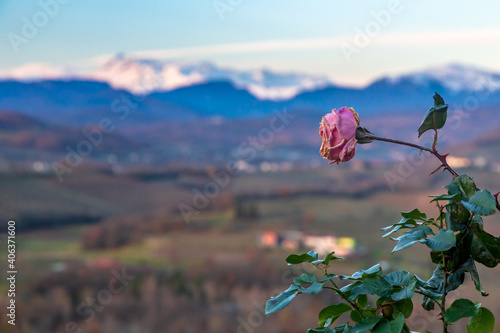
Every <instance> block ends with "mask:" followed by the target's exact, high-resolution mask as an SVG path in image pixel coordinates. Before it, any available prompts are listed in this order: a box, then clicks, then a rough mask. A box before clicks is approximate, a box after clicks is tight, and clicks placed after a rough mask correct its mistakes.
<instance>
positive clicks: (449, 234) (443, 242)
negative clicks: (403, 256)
mask: <svg viewBox="0 0 500 333" xmlns="http://www.w3.org/2000/svg"><path fill="white" fill-rule="evenodd" d="M456 241H457V240H456V238H455V234H454V233H453V231H450V230H444V229H440V230H439V231H438V233H437V234H436V236H434V237H431V238H427V240H426V241H425V244H426V245H427V246H428V247H429V248H431V250H433V251H448V250H449V249H451V248H453V247H455V245H456Z"/></svg>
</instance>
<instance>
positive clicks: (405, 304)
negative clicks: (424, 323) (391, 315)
mask: <svg viewBox="0 0 500 333" xmlns="http://www.w3.org/2000/svg"><path fill="white" fill-rule="evenodd" d="M392 307H393V308H394V309H395V310H398V311H399V312H400V313H401V314H402V315H403V316H404V318H409V317H410V316H411V313H412V312H413V302H412V301H411V299H402V300H400V301H397V302H396V303H393V304H392Z"/></svg>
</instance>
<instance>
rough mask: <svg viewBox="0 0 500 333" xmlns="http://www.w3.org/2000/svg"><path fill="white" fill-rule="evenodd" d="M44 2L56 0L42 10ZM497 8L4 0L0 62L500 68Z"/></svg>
mask: <svg viewBox="0 0 500 333" xmlns="http://www.w3.org/2000/svg"><path fill="white" fill-rule="evenodd" d="M63 2H65V4H62V3H63ZM51 3H52V5H51V6H49V7H47V8H54V7H53V4H54V3H57V4H58V7H59V8H57V9H56V10H54V11H53V13H49V14H53V15H47V14H44V10H43V8H42V7H43V6H42V4H51ZM45 7H46V6H45ZM45 11H47V10H45ZM49 11H50V10H49ZM374 13H385V14H387V13H389V14H388V15H385V16H384V15H382V16H381V17H382V18H380V17H379V18H377V15H376V14H374ZM499 13H500V3H498V2H492V1H491V2H486V1H481V2H478V1H460V2H457V1H448V0H443V1H428V0H418V1H417V0H411V1H410V0H400V1H398V0H385V1H378V0H377V1H350V2H347V1H335V0H314V1H310V0H307V1H306V0H301V1H299V0H273V1H269V0H267V1H266V0H147V1H137V0H135V1H132V0H80V1H77V0H64V1H63V0H41V1H34V0H2V1H1V2H0V36H1V37H0V50H1V52H0V68H3V69H9V68H13V67H16V66H20V65H23V64H25V63H29V62H46V63H50V64H53V65H69V66H76V67H88V66H95V65H97V63H98V60H99V59H101V58H102V56H103V55H110V54H114V53H117V52H125V53H127V54H135V55H138V56H142V57H150V58H151V57H153V58H192V59H203V60H210V61H213V62H216V63H218V64H221V65H225V66H229V67H236V68H241V69H250V68H259V67H267V68H271V69H275V70H280V71H304V72H311V73H319V74H326V75H328V76H330V77H331V78H332V79H334V80H335V81H337V82H339V83H347V84H363V83H366V82H368V81H369V80H371V79H373V78H375V77H377V76H380V75H384V74H392V73H398V72H402V71H411V70H415V69H420V68H423V67H428V66H435V65H441V64H444V63H449V62H461V63H466V64H473V65H478V66H481V67H484V68H486V69H491V70H496V71H498V72H500V62H498V61H497V59H498V58H499V56H500V20H498V14H499ZM37 20H38V21H37ZM26 22H29V23H28V24H35V23H37V24H38V27H37V26H36V25H35V31H36V32H35V33H33V31H28V32H31V35H30V34H28V35H26V34H25V33H23V27H24V26H26V24H27V23H26ZM25 30H26V29H25ZM28 30H29V29H28ZM32 35H33V36H32ZM362 35H366V36H368V37H367V38H364V39H363V37H360V36H362ZM20 40H22V41H21V42H20ZM16 43H17V44H16ZM356 43H357V44H356ZM16 50H17V52H16Z"/></svg>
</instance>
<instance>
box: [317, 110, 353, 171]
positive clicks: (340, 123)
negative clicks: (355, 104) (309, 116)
mask: <svg viewBox="0 0 500 333" xmlns="http://www.w3.org/2000/svg"><path fill="white" fill-rule="evenodd" d="M358 126H359V117H358V114H357V113H356V112H355V111H354V109H353V108H347V107H345V106H344V107H342V108H340V109H339V110H338V111H337V110H336V109H333V110H332V112H331V113H328V114H326V115H325V116H324V117H323V119H321V123H320V127H319V134H320V135H321V139H322V140H323V143H322V145H321V148H320V150H319V152H320V154H321V156H323V157H324V158H326V159H328V160H330V164H332V163H337V164H339V162H347V161H349V160H350V159H352V158H353V157H354V155H355V154H356V143H357V140H356V129H357V128H358Z"/></svg>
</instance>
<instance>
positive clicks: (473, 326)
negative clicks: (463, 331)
mask: <svg viewBox="0 0 500 333" xmlns="http://www.w3.org/2000/svg"><path fill="white" fill-rule="evenodd" d="M494 328H495V317H494V316H493V313H491V311H490V310H488V309H486V308H483V307H481V308H479V311H478V313H477V315H476V316H474V317H472V318H471V320H470V322H469V324H468V325H467V332H468V333H492V332H493V329H494Z"/></svg>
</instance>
